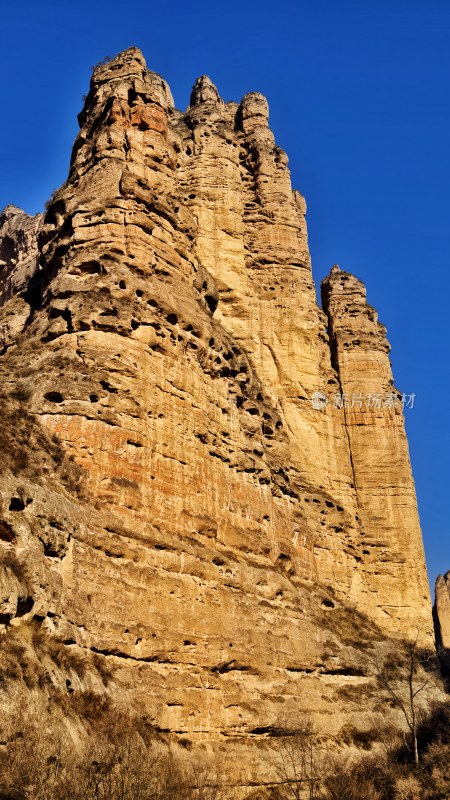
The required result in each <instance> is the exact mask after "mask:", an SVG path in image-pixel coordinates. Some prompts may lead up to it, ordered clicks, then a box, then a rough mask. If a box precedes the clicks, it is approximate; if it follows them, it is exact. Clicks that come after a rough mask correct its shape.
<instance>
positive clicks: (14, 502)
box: [9, 497, 26, 511]
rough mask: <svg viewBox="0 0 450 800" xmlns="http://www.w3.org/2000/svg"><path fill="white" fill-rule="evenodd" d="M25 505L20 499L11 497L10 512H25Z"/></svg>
mask: <svg viewBox="0 0 450 800" xmlns="http://www.w3.org/2000/svg"><path fill="white" fill-rule="evenodd" d="M25 505H26V504H25V503H24V501H23V500H21V498H20V497H11V500H10V503H9V510H10V511H23V510H24V508H25Z"/></svg>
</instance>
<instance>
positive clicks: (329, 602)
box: [321, 598, 335, 608]
mask: <svg viewBox="0 0 450 800" xmlns="http://www.w3.org/2000/svg"><path fill="white" fill-rule="evenodd" d="M321 606H322V608H334V607H335V606H334V603H333V601H332V600H329V599H328V598H325V600H322V603H321Z"/></svg>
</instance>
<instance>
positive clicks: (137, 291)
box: [136, 289, 144, 297]
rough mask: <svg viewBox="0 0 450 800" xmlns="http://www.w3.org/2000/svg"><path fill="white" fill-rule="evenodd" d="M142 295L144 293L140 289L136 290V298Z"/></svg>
mask: <svg viewBox="0 0 450 800" xmlns="http://www.w3.org/2000/svg"><path fill="white" fill-rule="evenodd" d="M143 294H144V292H143V291H142V289H136V297H142V296H143Z"/></svg>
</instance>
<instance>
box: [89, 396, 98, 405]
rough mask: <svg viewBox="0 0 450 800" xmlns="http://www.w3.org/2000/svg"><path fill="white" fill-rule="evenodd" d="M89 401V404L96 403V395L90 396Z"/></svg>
mask: <svg viewBox="0 0 450 800" xmlns="http://www.w3.org/2000/svg"><path fill="white" fill-rule="evenodd" d="M89 400H90V402H91V403H98V394H90V395H89Z"/></svg>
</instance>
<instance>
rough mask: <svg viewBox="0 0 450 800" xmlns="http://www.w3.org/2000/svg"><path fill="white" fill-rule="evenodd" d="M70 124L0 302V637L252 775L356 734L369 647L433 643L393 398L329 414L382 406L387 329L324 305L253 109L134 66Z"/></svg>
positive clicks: (343, 306) (101, 75) (117, 72)
mask: <svg viewBox="0 0 450 800" xmlns="http://www.w3.org/2000/svg"><path fill="white" fill-rule="evenodd" d="M79 121H80V133H79V135H78V137H77V139H76V141H75V144H74V148H73V153H72V158H71V165H70V172H69V176H68V180H67V182H66V183H65V184H64V186H63V187H61V189H60V190H58V191H57V192H56V193H55V194H54V195H53V197H52V199H51V201H50V202H49V204H48V207H47V210H46V213H45V215H44V217H43V219H41V220H39V219H38V220H36V221H35V222H34V223H33V225H34V226H35V228H34V229H35V230H37V245H36V244H32V243H30V244H29V245H28V249H27V253H28V256H29V258H30V261H29V262H27V264H28V263H29V266H27V270H28V271H26V278H25V279H24V278H23V277H20V276H19V275H18V276H17V278H16V277H15V271H14V269H13V270H12V273H11V276H10V278H8V280H9V283H8V287H10V288H8V292H7V294H5V296H4V299H5V301H6V300H7V297H10V299H8V300H7V302H5V303H4V306H3V308H2V310H1V319H0V325H3V324H4V325H5V330H6V331H7V335H5V337H4V344H3V353H2V356H1V358H0V370H1V372H2V377H3V385H4V386H5V397H4V409H3V412H4V420H5V425H4V434H3V435H4V437H6V439H5V442H4V444H5V448H6V449H7V450H8V452H10V455H9V456H8V458H6V459H5V461H4V464H3V467H2V475H1V479H0V494H1V502H2V505H1V519H2V522H1V525H2V526H3V527H2V528H1V529H0V546H1V547H2V549H3V552H4V570H3V573H4V574H3V578H2V602H3V604H2V609H1V611H0V613H1V615H2V616H1V618H0V621H1V622H2V623H3V625H4V626H5V628H4V633H5V636H8V633H9V632H10V631H11V630H14V631H15V633H16V634H18V635H23V636H25V637H28V638H27V641H29V640H30V637H31V638H32V637H33V636H34V635H35V634H36V631H38V632H39V636H40V637H41V640H42V638H43V639H44V640H48V641H57V642H58V643H60V644H61V646H63V647H64V648H65V649H66V650H67V651H70V652H71V653H72V654H73V653H77V654H79V655H80V657H83V658H84V659H85V661H86V664H87V665H91V666H90V667H89V669H88V668H86V671H85V674H84V677H83V678H80V677H79V676H78V677H77V678H76V680H75V677H74V676H73V675H72V676H71V678H70V691H74V687H75V689H77V690H79V691H82V690H85V689H86V687H88V688H90V689H93V690H95V691H100V690H101V691H107V692H108V693H109V694H110V695H111V696H113V697H119V698H120V697H122V698H123V697H124V696H126V698H127V702H129V703H130V704H131V705H132V706H134V707H136V708H137V707H139V708H141V709H145V713H146V716H147V718H148V719H149V720H150V721H151V723H152V725H154V726H155V728H156V729H158V730H160V731H166V732H171V733H174V734H177V736H179V737H181V738H182V739H183V738H184V740H186V741H187V740H189V742H194V743H196V745H197V746H200V744H201V743H205V742H206V743H207V746H208V747H209V746H212V745H211V743H213V744H214V747H216V748H217V747H218V748H222V747H225V746H226V748H227V761H228V763H229V764H230V769H234V770H236V769H237V767H236V766H235V759H234V758H233V755H234V754H235V755H236V763H238V764H239V763H240V764H242V770H243V772H244V773H245V775H246V776H247V777H248V776H251V779H252V781H253V782H255V781H256V783H257V782H258V780H261V779H262V776H263V775H264V774H266V773H267V769H268V766H267V763H265V761H264V759H263V758H262V751H261V744H260V742H261V737H264V738H265V739H267V737H268V736H270V735H271V734H274V733H276V731H278V730H279V729H280V728H282V729H286V728H292V727H295V725H296V724H298V719H299V718H300V717H301V716H302V715H303V714H304V713H305V712H308V711H311V710H314V711H315V714H316V718H317V721H318V723H319V725H320V726H321V727H322V729H323V730H324V731H326V733H327V734H328V735H337V734H338V732H339V730H340V728H341V727H342V725H344V724H350V723H352V724H355V725H356V724H361V698H362V697H366V696H367V698H370V697H371V693H372V691H373V687H372V685H371V672H370V668H369V660H368V653H369V651H372V650H373V648H378V651H379V653H383V654H384V656H387V655H388V654H389V653H392V652H393V649H395V647H397V646H400V645H395V644H394V645H392V643H391V637H394V638H397V639H402V638H408V637H410V636H413V635H415V633H416V631H417V627H418V625H420V626H421V628H422V630H423V637H424V641H430V637H431V632H430V629H431V612H430V605H429V598H428V594H427V589H426V571H425V565H424V560H423V549H422V542H421V534H420V527H419V521H418V515H417V508H416V504H415V495H414V487H413V482H412V477H411V469H410V464H409V459H408V451H407V444H406V438H405V433H404V427H403V417H402V413H401V408H399V406H398V403H397V402H395V403H393V404H392V405H390V406H389V407H388V408H382V409H376V410H375V411H374V410H373V409H371V410H369V409H368V408H366V407H364V408H363V407H361V408H360V407H357V408H355V407H347V406H346V405H345V404H343V403H338V402H335V401H334V399H333V398H334V396H335V395H338V394H340V395H341V396H342V395H343V394H345V393H351V392H356V391H358V392H360V393H364V394H365V395H368V394H369V392H370V393H372V394H375V393H377V394H382V393H384V392H387V391H389V392H390V393H391V392H392V391H393V389H392V377H391V373H390V367H389V361H388V357H387V344H386V341H385V338H384V329H383V328H382V327H381V326H380V325H379V324H378V323H377V319H376V314H375V312H374V311H373V309H371V308H370V307H369V306H367V304H366V302H365V291H364V288H363V286H362V284H361V283H360V282H359V281H357V279H356V278H353V277H352V276H349V275H347V274H346V273H344V272H342V271H339V270H333V271H332V273H331V275H330V276H329V278H328V279H327V280H326V281H325V283H324V287H323V292H324V311H322V310H320V309H319V308H318V307H317V304H316V299H315V289H314V284H313V280H312V276H311V265H310V257H309V252H308V244H307V234H306V224H305V212H306V207H305V202H304V199H303V197H302V196H301V195H300V194H299V193H298V192H296V191H292V188H291V183H290V176H289V170H288V165H287V157H286V155H285V153H284V152H283V151H282V150H281V149H280V148H279V147H278V146H277V145H276V144H275V142H274V138H273V134H272V132H271V131H270V128H269V126H268V107H267V102H266V100H265V98H264V97H263V96H262V95H260V94H257V93H252V94H249V95H246V96H245V97H244V98H243V100H242V102H241V103H240V104H239V105H237V104H235V103H224V102H223V100H222V99H221V98H220V96H219V93H218V91H217V89H216V87H215V86H214V85H213V83H212V82H211V80H210V79H209V78H207V77H206V76H203V77H202V78H200V79H198V81H197V82H196V84H195V86H194V89H193V92H192V96H191V102H190V106H189V108H188V109H187V111H186V112H185V113H184V114H183V113H181V112H179V111H177V110H176V109H175V108H174V104H173V100H172V97H171V94H170V90H169V89H168V87H167V84H166V83H165V81H164V80H163V79H162V78H161V77H160V76H159V75H157V74H156V73H153V72H150V71H149V70H147V68H146V64H145V61H144V59H143V56H142V54H141V53H140V51H139V50H137V49H136V48H131V49H130V50H127V51H125V52H124V53H122V54H120V56H118V57H117V58H116V59H113V60H112V61H111V62H109V63H107V64H105V65H102V66H100V67H98V68H97V69H95V70H94V73H93V77H92V81H91V86H90V90H89V93H88V95H87V98H86V102H85V106H84V109H83V111H82V112H81V114H80V115H79ZM21 224H22V223H21ZM27 224H28V223H27ZM29 224H30V225H31V223H29ZM27 230H28V228H27ZM8 236H10V234H9V233H8ZM36 247H37V251H38V265H39V266H38V269H37V272H36V266H34V267H32V266H31V264H32V263H33V264H34V265H36V259H35V255H33V254H35V252H36ZM11 252H12V251H11ZM11 252H10V251H9V250H8V253H9V257H10V258H13V260H14V258H17V257H16V256H11ZM33 259H34V261H33ZM8 263H9V264H12V261H11V260H10V261H9V262H8ZM23 263H24V264H25V261H24V262H23ZM35 273H36V274H35ZM24 274H25V273H24ZM33 275H34V278H33ZM36 276H37V279H36ZM15 304H16V305H17V304H19V305H20V309H21V312H20V315H17V311H16V305H15ZM11 309H12V311H11ZM324 312H325V313H324ZM19 318H20V324H18V325H17V326H16V327H14V325H13V324H12V323H11V320H12V319H15V320H19ZM8 320H9V322H8ZM8 326H9V327H8ZM317 397H319V402H315V400H314V398H316V399H317ZM14 428H15V429H16V430H17V431H18V432H19V435H17V436H16V437H15V438H14V436H13V435H12V434H10V433H8V432H9V431H13V430H14ZM8 436H10V438H8ZM11 442H14V443H15V444H14V446H12V445H11ZM8 448H9V449H8ZM2 531H3V533H2ZM94 655H95V657H96V658H97V659H98V658H100V659H101V660H102V662H103V663H106V664H108V665H109V674H110V679H109V681H108V682H107V687H106V689H105V687H104V682H103V683H102V682H101V681H100V680H99V676H98V674H97V672H96V668H95V669H94V667H93V666H92V663H91V660H92V658H93V656H94ZM372 655H373V653H372ZM58 675H59V677H58ZM53 680H54V681H56V682H57V681H58V680H60V681H61V682H62V683H61V687H60V688H61V690H62V691H65V683H64V676H63V675H62V674H60V673H56V672H55V674H54V676H53ZM365 713H366V716H365V717H364V720H363V724H364V725H366V726H368V725H370V724H373V723H374V722H375V721H376V720H377V719H378V718H379V717H380V712H379V710H378V709H377V706H376V702H375V701H374V702H373V703H372V704H370V702H368V704H367V709H366V712H365ZM249 782H250V780H249Z"/></svg>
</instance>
